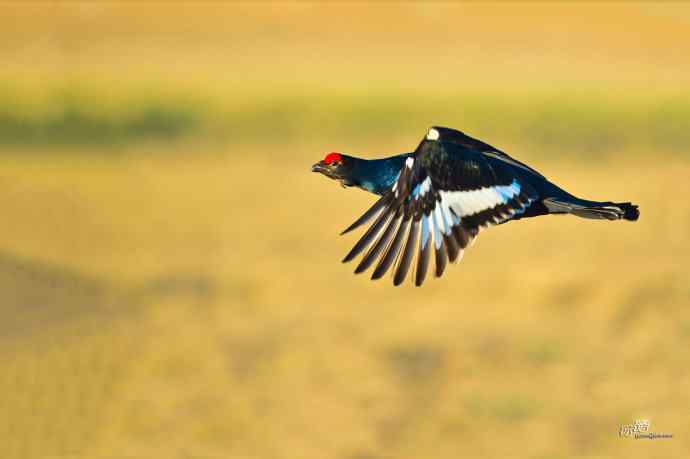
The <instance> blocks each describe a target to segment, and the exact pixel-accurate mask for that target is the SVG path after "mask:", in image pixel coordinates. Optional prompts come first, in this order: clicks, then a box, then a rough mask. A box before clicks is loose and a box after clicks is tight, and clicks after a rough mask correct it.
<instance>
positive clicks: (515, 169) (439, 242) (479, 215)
mask: <svg viewBox="0 0 690 459" xmlns="http://www.w3.org/2000/svg"><path fill="white" fill-rule="evenodd" d="M312 171H314V172H320V173H322V174H324V175H325V176H327V177H329V178H331V179H335V180H338V181H340V183H341V184H342V185H343V186H348V187H349V186H356V187H359V188H362V189H364V190H367V191H369V192H372V193H375V194H377V195H380V196H381V197H380V198H379V200H378V201H376V203H375V204H374V205H373V206H372V207H371V208H370V209H369V210H367V211H366V212H365V213H364V215H362V216H361V217H360V218H359V219H357V221H355V222H354V223H353V224H352V225H350V226H349V227H348V228H347V229H346V230H345V231H343V232H342V234H345V233H348V232H350V231H352V230H353V229H355V228H358V227H359V226H361V225H364V224H365V223H367V222H369V221H370V220H372V219H373V223H372V224H371V226H369V228H368V229H367V230H366V232H365V233H364V235H363V236H362V237H361V239H360V240H359V241H358V242H357V243H356V244H355V246H354V247H353V248H352V250H350V252H349V253H348V254H347V255H346V256H345V258H344V259H343V262H348V261H351V260H352V259H354V258H355V257H356V256H357V255H359V254H360V253H362V252H363V251H365V250H366V253H365V254H364V257H363V258H362V260H361V261H360V263H359V265H357V268H356V269H355V273H360V272H363V271H365V270H366V269H367V268H369V267H370V266H371V265H372V264H374V262H376V261H377V260H378V263H377V264H376V267H375V268H374V272H373V274H372V276H371V278H372V279H379V278H380V277H382V276H383V275H384V274H385V273H386V272H387V271H388V269H389V268H390V267H391V266H392V265H394V264H395V265H396V267H395V271H394V272H395V274H394V276H393V283H394V284H395V285H399V284H401V283H402V282H403V280H404V279H405V277H406V275H407V273H408V271H409V269H410V266H411V265H412V262H413V259H414V257H415V252H417V264H416V270H415V274H414V277H415V284H416V285H421V284H422V283H423V282H424V278H425V277H426V274H427V269H428V265H429V261H430V258H431V251H432V250H433V251H434V252H435V259H436V269H435V274H436V276H441V275H442V274H443V271H444V269H445V267H446V263H447V261H451V262H454V261H457V260H460V259H461V258H462V255H463V251H464V249H465V248H466V247H467V246H468V245H469V244H471V243H472V241H473V240H474V238H475V237H477V235H478V234H479V232H480V231H481V230H482V229H484V228H487V227H489V226H492V225H495V224H501V223H505V222H507V221H510V220H518V219H521V218H527V217H536V216H538V215H546V214H573V215H576V216H578V217H583V218H594V219H605V220H620V219H624V220H631V221H634V220H637V219H638V217H639V211H638V209H637V206H636V205H633V204H631V203H629V202H625V203H614V202H608V201H607V202H599V201H587V200H584V199H579V198H576V197H575V196H573V195H571V194H569V193H567V192H566V191H564V190H562V189H561V188H559V187H557V186H556V185H554V184H553V183H551V182H549V181H548V180H547V179H546V178H545V177H544V176H543V175H541V174H540V173H539V172H537V171H536V170H534V169H532V168H531V167H529V166H527V165H526V164H523V163H521V162H520V161H517V160H515V159H513V158H511V157H510V156H508V155H507V154H506V153H504V152H502V151H500V150H497V149H496V148H494V147H492V146H491V145H488V144H486V143H484V142H482V141H480V140H477V139H474V138H472V137H470V136H468V135H466V134H464V133H462V132H460V131H457V130H455V129H450V128H445V127H438V126H434V127H432V128H431V129H429V131H428V133H427V134H426V136H425V137H424V138H423V139H422V141H421V143H420V144H419V146H418V147H417V149H416V150H415V151H414V152H413V153H404V154H401V155H397V156H393V157H390V158H384V159H375V160H366V159H361V158H355V157H352V156H347V155H344V154H340V153H336V152H333V153H329V154H328V155H327V156H326V157H325V158H324V159H323V160H321V161H319V162H318V163H317V164H314V165H313V166H312Z"/></svg>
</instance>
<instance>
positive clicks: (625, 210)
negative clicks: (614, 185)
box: [544, 199, 640, 221]
mask: <svg viewBox="0 0 690 459" xmlns="http://www.w3.org/2000/svg"><path fill="white" fill-rule="evenodd" d="M544 205H546V207H547V208H548V209H549V211H550V212H552V213H559V214H562V213H567V214H573V215H576V216H578V217H582V218H594V219H605V220H621V219H622V220H630V221H635V220H637V219H638V218H640V211H639V210H638V208H637V206H636V205H635V204H631V203H629V202H596V201H584V200H577V201H565V200H556V199H545V200H544Z"/></svg>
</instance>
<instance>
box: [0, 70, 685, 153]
mask: <svg viewBox="0 0 690 459" xmlns="http://www.w3.org/2000/svg"><path fill="white" fill-rule="evenodd" d="M43 91H44V92H45V94H44V95H43V97H41V98H39V99H38V100H37V99H36V97H35V95H31V94H27V93H26V91H24V93H22V91H17V90H13V89H11V86H10V85H4V90H1V89H0V107H2V108H1V109H0V148H2V147H5V148H8V147H10V148H28V149H30V148H34V149H35V148H37V147H39V148H40V147H45V146H51V147H56V148H59V147H63V151H64V147H68V148H69V147H84V146H86V147H91V146H99V147H104V149H103V150H102V152H103V153H105V154H107V153H108V152H109V151H113V149H109V148H107V147H112V146H114V147H119V148H122V147H128V146H132V145H134V146H136V144H138V143H142V142H143V143H146V142H150V141H162V142H170V141H176V140H184V139H187V140H190V139H191V140H195V139H196V140H199V139H203V140H204V141H207V142H214V143H216V144H221V145H223V144H228V143H232V144H240V145H242V144H244V145H260V144H266V145H275V144H280V143H284V144H292V143H294V142H296V141H297V140H299V139H304V138H309V137H311V138H313V139H326V138H331V139H336V140H337V141H339V142H343V140H341V139H349V138H355V139H357V141H358V142H360V143H364V142H370V141H371V140H372V139H377V138H381V137H382V136H391V135H396V136H397V133H399V132H405V133H408V132H416V131H420V132H422V131H424V129H425V128H426V127H427V126H430V125H434V124H436V125H447V126H460V127H461V128H462V129H464V130H465V131H466V132H468V133H470V134H471V133H475V132H476V133H483V134H484V136H485V137H487V136H491V137H494V138H497V139H499V141H500V142H502V143H504V144H513V145H519V146H520V147H522V148H525V149H528V150H529V151H530V152H531V154H533V155H545V154H554V153H557V154H563V147H564V146H565V147H566V148H565V150H566V151H565V153H566V154H567V153H576V154H577V155H578V156H590V157H591V156H597V157H601V156H603V155H610V154H616V152H620V151H621V150H626V151H627V152H628V153H629V152H636V153H638V154H639V153H640V152H646V151H649V150H655V151H657V152H659V153H660V154H671V155H683V156H685V155H687V154H688V149H687V145H689V144H690V93H687V92H678V93H672V94H668V93H666V94H663V93H662V94H659V93H656V94H649V95H645V94H635V93H630V92H625V93H622V94H613V95H611V94H606V93H602V92H598V91H586V90H584V91H583V90H580V91H577V92H575V93H573V91H566V90H562V91H559V92H554V91H545V90H542V91H537V90H535V91H531V92H529V93H527V94H525V93H520V92H513V93H508V94H506V93H498V94H497V93H496V91H485V90H484V91H482V90H474V91H467V92H460V93H458V92H442V91H436V92H432V93H428V94H424V93H422V92H418V91H396V90H380V91H376V93H375V94H372V93H371V92H370V91H366V92H363V91H357V90H354V91H352V90H351V91H349V92H343V91H337V92H336V91H331V92H329V91H323V90H322V91H312V92H310V93H309V94H292V93H290V92H279V93H271V94H270V97H268V96H265V95H264V96H263V97H262V96H260V95H256V94H252V93H251V92H249V93H246V92H245V93H242V92H238V93H228V92H227V91H219V92H218V93H216V94H213V93H211V92H208V91H207V92H206V93H204V92H203V90H202V91H199V92H197V93H195V94H191V93H185V92H184V91H178V92H177V93H175V92H174V91H172V92H171V91H168V92H167V93H158V94H157V93H156V92H155V90H151V89H146V85H144V84H140V85H137V84H136V82H130V83H129V85H128V86H126V87H125V88H122V87H121V88H119V89H118V94H117V97H113V96H112V95H111V96H110V97H109V98H104V97H102V96H100V94H104V93H107V91H108V88H107V87H106V86H105V85H104V86H103V87H99V86H98V85H97V84H94V83H91V84H90V85H89V86H88V87H87V88H80V87H78V86H60V85H56V87H54V88H51V87H50V86H49V85H48V86H46V87H44V88H43ZM477 135H478V134H477ZM396 140H399V139H396ZM499 147H500V144H499ZM327 148H328V147H327ZM338 148H339V149H345V150H347V149H348V148H349V147H348V145H346V144H341V145H338ZM353 153H357V152H353ZM382 153H388V152H382Z"/></svg>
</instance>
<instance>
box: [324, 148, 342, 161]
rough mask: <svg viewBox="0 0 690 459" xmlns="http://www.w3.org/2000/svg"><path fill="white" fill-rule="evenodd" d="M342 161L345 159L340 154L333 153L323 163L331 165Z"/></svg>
mask: <svg viewBox="0 0 690 459" xmlns="http://www.w3.org/2000/svg"><path fill="white" fill-rule="evenodd" d="M342 159H343V157H342V156H341V155H340V153H337V152H335V151H333V152H331V153H329V154H327V155H326V157H325V158H324V159H323V162H324V163H326V164H331V163H334V162H336V161H340V160H342Z"/></svg>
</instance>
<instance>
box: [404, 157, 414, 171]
mask: <svg viewBox="0 0 690 459" xmlns="http://www.w3.org/2000/svg"><path fill="white" fill-rule="evenodd" d="M405 166H407V168H408V169H412V166H414V158H413V157H411V156H410V157H409V158H407V159H406V160H405Z"/></svg>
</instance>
